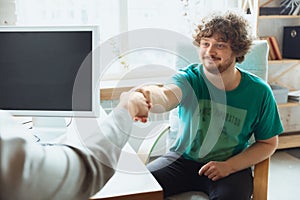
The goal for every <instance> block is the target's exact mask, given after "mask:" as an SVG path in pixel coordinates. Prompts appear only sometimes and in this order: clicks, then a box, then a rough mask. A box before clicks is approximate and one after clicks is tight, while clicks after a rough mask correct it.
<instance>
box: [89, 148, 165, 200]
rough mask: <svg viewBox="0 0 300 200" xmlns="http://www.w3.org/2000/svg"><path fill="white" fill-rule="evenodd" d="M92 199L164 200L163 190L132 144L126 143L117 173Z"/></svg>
mask: <svg viewBox="0 0 300 200" xmlns="http://www.w3.org/2000/svg"><path fill="white" fill-rule="evenodd" d="M91 199H92V200H95V199H99V200H100V199H101V200H104V199H107V200H108V199H109V200H116V199H118V200H141V199H143V200H162V199H163V192H162V188H161V187H160V185H159V184H158V183H157V181H156V180H155V179H154V177H153V176H152V174H151V173H150V172H149V171H148V170H147V168H146V167H145V165H144V164H143V163H142V161H141V160H140V159H139V157H138V156H137V154H136V153H135V152H134V150H133V149H132V148H131V146H130V145H129V144H126V145H125V147H124V148H123V150H122V153H121V156H120V160H119V164H118V168H117V171H116V173H115V174H114V175H113V177H112V178H111V179H110V180H109V181H108V182H107V184H106V185H105V186H104V187H103V188H102V189H101V190H100V191H99V192H98V193H97V194H96V195H94V196H93V197H92V198H91Z"/></svg>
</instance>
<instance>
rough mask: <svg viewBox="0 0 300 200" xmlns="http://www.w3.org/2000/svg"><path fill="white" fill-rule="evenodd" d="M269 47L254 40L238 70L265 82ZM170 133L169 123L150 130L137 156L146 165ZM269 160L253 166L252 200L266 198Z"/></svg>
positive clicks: (190, 198)
mask: <svg viewBox="0 0 300 200" xmlns="http://www.w3.org/2000/svg"><path fill="white" fill-rule="evenodd" d="M268 52H269V47H268V44H267V42H266V41H265V40H255V41H254V42H253V45H252V47H251V50H250V52H249V53H248V54H247V55H246V57H245V60H244V62H242V63H241V64H237V65H238V66H239V67H240V68H243V69H245V70H248V71H250V72H252V73H254V74H256V75H257V76H259V77H261V78H262V79H263V80H265V81H267V71H268ZM169 131H170V124H169V123H162V124H160V125H158V126H157V127H155V128H154V129H152V131H151V132H150V133H149V134H148V135H151V136H152V137H151V138H147V140H144V141H143V142H142V143H141V145H140V147H139V149H138V152H137V154H138V156H139V157H140V159H141V160H142V161H143V162H144V163H145V164H147V163H148V161H149V159H150V157H151V153H152V152H153V150H154V148H155V145H156V144H157V143H158V141H159V139H161V138H163V136H164V134H167V133H168V132H169ZM269 164H270V158H267V159H265V160H263V161H262V162H260V163H258V164H256V165H255V166H253V178H254V179H253V185H254V187H253V200H267V198H268V175H269ZM207 199H208V196H207V195H206V194H205V193H202V192H193V191H192V192H186V193H182V194H178V195H174V196H172V197H169V198H168V200H207Z"/></svg>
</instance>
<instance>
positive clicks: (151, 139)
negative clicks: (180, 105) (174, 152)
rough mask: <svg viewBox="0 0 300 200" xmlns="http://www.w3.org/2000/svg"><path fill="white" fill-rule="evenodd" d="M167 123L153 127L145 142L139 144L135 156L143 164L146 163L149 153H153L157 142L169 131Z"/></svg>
mask: <svg viewBox="0 0 300 200" xmlns="http://www.w3.org/2000/svg"><path fill="white" fill-rule="evenodd" d="M169 129H170V125H169V123H162V124H159V125H157V126H155V127H154V128H153V129H152V130H151V131H150V132H149V134H147V136H146V138H145V140H144V141H143V142H142V143H141V145H140V147H139V149H138V151H137V155H138V156H139V158H140V159H141V160H142V162H143V163H144V164H146V163H148V161H149V158H150V155H151V152H152V151H153V149H154V147H155V145H156V144H157V142H158V140H159V139H160V138H161V137H162V136H163V135H164V134H165V133H167V132H168V131H169Z"/></svg>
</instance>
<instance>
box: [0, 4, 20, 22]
mask: <svg viewBox="0 0 300 200" xmlns="http://www.w3.org/2000/svg"><path fill="white" fill-rule="evenodd" d="M16 21H17V15H16V1H15V0H0V25H14V24H16Z"/></svg>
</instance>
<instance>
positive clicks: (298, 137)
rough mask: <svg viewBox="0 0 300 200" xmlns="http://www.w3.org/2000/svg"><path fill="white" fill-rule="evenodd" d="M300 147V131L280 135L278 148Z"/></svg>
mask: <svg viewBox="0 0 300 200" xmlns="http://www.w3.org/2000/svg"><path fill="white" fill-rule="evenodd" d="M294 147H300V132H297V133H283V134H281V135H279V143H278V147H277V149H287V148H294Z"/></svg>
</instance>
